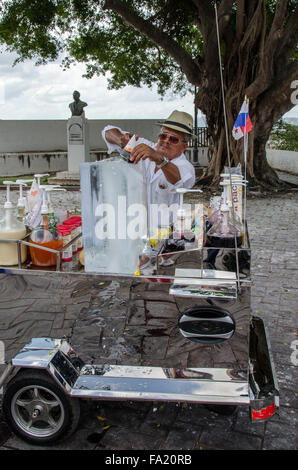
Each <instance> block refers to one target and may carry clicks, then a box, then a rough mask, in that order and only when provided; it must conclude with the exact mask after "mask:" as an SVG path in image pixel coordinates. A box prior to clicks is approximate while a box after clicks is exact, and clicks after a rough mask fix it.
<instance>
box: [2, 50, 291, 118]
mask: <svg viewBox="0 0 298 470" xmlns="http://www.w3.org/2000/svg"><path fill="white" fill-rule="evenodd" d="M14 57H15V56H14V55H13V54H8V53H5V54H4V53H3V54H0V119H68V118H69V117H70V111H69V109H68V105H69V103H70V102H71V101H73V99H72V93H73V91H74V90H78V91H79V92H80V93H81V99H82V101H86V102H87V103H88V107H87V108H85V114H86V117H87V118H88V119H146V118H147V119H155V118H159V119H165V118H166V117H168V116H169V115H170V113H171V112H172V111H173V110H174V109H179V110H181V111H186V112H188V113H190V114H192V115H193V114H194V105H193V96H192V95H191V94H188V95H187V96H185V97H184V98H180V97H171V96H167V97H166V98H164V99H163V100H162V101H161V100H160V97H159V96H158V94H157V93H156V91H155V90H151V89H148V88H145V87H143V88H134V87H125V88H123V89H121V90H108V89H107V82H106V79H105V78H104V77H96V78H93V79H90V80H88V79H86V78H83V77H82V74H83V73H84V71H85V69H84V66H82V65H76V66H72V67H71V69H69V70H67V71H63V70H62V68H61V67H60V65H59V63H58V62H57V63H50V64H48V65H41V66H38V67H37V66H35V65H34V63H33V62H31V61H26V62H23V63H20V64H18V65H16V66H14V67H12V64H13V61H14ZM198 116H199V117H200V116H201V113H200V112H199V113H198ZM287 116H295V117H298V106H296V107H295V109H293V110H291V111H290V112H289V113H287Z"/></svg>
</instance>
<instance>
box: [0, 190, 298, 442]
mask: <svg viewBox="0 0 298 470" xmlns="http://www.w3.org/2000/svg"><path fill="white" fill-rule="evenodd" d="M1 196H2V194H1ZM67 197H68V204H69V206H70V204H72V200H71V196H70V195H68V196H67ZM59 198H60V199H59V201H58V200H57V201H55V200H54V203H55V202H56V203H57V202H61V203H62V202H63V201H62V198H61V196H59ZM53 199H54V198H53ZM74 199H76V201H75V202H74V205H76V204H77V199H78V196H77V195H75V196H74ZM0 202H1V201H0ZM297 217H298V193H297V192H289V193H287V194H282V195H275V196H266V197H263V196H260V195H258V194H256V195H255V196H250V197H249V199H248V201H247V219H248V227H249V235H250V242H251V246H252V266H251V271H252V278H253V287H252V313H253V314H254V315H256V316H260V317H262V318H263V319H264V321H265V324H266V326H267V329H268V332H269V336H270V341H271V347H272V353H273V357H274V362H275V369H276V374H277V379H278V383H279V388H280V412H279V415H275V416H274V417H273V418H272V419H271V420H269V421H268V422H265V423H257V424H252V423H251V422H250V419H249V414H248V407H245V406H244V407H239V408H238V409H237V411H236V412H235V413H234V414H233V415H232V416H222V415H218V414H216V413H214V412H212V411H209V410H207V409H206V407H204V406H202V405H198V404H186V403H166V402H133V401H128V402H122V401H115V402H114V401H113V402H108V401H102V402H91V401H82V408H83V410H82V418H81V421H80V424H79V427H78V429H77V431H76V433H75V434H74V435H73V436H72V437H71V438H69V439H68V440H67V441H64V442H61V443H57V444H55V446H54V447H51V449H57V450H59V449H61V450H72V449H82V450H146V449H148V450H169V451H170V450H184V451H185V450H191V449H193V450H201V449H212V450H213V449H224V450H279V449H281V450H294V449H297V438H296V432H295V430H296V429H297V417H298V412H297V411H298V400H297V366H295V365H294V361H293V354H294V349H293V348H294V344H295V343H294V342H295V341H297V339H298V338H297V314H298V268H297V253H298V236H297V235H298V233H297ZM2 281H3V279H1V282H0V299H1V303H0V339H6V340H7V344H8V351H7V355H8V356H11V355H13V354H14V353H15V352H16V351H17V350H19V349H20V347H19V346H20V344H19V336H18V335H19V331H20V328H22V329H23V331H24V335H23V337H22V340H23V341H24V342H27V341H28V340H29V339H30V338H31V337H33V336H38V335H39V333H41V332H42V334H43V335H45V333H46V332H48V334H49V335H51V336H56V337H60V336H61V335H63V334H71V332H73V326H74V323H75V322H77V321H78V318H80V315H82V314H84V313H86V312H89V316H90V322H91V324H92V321H93V324H92V325H93V330H94V331H93V338H90V336H89V337H88V338H89V339H88V341H90V348H91V350H92V341H95V342H96V334H97V329H99V328H100V326H99V325H97V324H96V322H95V319H94V318H93V317H92V315H91V314H90V312H91V311H92V308H93V309H94V308H95V307H96V305H94V298H93V297H92V288H91V289H90V288H88V286H87V285H84V283H83V284H82V286H81V289H80V290H79V291H77V292H74V291H73V285H72V283H71V282H70V284H69V286H68V288H67V289H65V287H64V288H62V286H59V283H57V281H56V280H55V277H54V276H50V278H49V281H48V285H47V289H46V292H45V291H42V290H38V287H39V282H40V281H39V279H38V277H36V279H35V284H34V285H31V286H30V288H29V289H28V286H25V285H24V283H23V282H22V281H21V280H19V281H16V285H15V286H13V291H7V290H6V289H5V288H4V287H3V286H4V284H5V283H3V282H2ZM11 289H12V288H11ZM37 292H38V295H36V293H37ZM49 293H52V295H51V296H50V297H49ZM12 299H13V300H12ZM32 299H34V300H32ZM90 308H91V310H90ZM111 308H113V305H111ZM41 318H42V321H41ZM37 319H38V320H39V321H38V322H37ZM296 357H297V356H296ZM0 371H1V369H0ZM47 448H48V447H46V446H45V447H42V449H47ZM0 449H1V450H11V449H16V450H19V449H20V450H22V449H24V450H34V449H40V447H37V446H33V445H29V444H27V443H25V442H24V441H22V440H20V439H18V438H17V437H16V436H14V435H13V434H11V433H10V431H9V430H8V428H7V425H6V424H5V422H4V421H3V419H2V417H1V412H0Z"/></svg>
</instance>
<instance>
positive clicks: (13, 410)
mask: <svg viewBox="0 0 298 470" xmlns="http://www.w3.org/2000/svg"><path fill="white" fill-rule="evenodd" d="M3 413H4V417H5V420H6V422H7V424H8V425H9V426H10V428H11V430H12V431H13V432H14V433H15V434H17V435H18V436H20V437H21V438H23V439H25V440H27V441H29V442H31V443H32V444H37V445H44V444H51V443H53V442H55V441H57V440H58V439H60V438H62V436H63V438H66V437H67V436H69V435H70V434H71V433H72V432H74V431H75V429H76V427H77V425H78V422H79V418H80V403H79V399H77V398H70V397H68V396H67V395H66V393H64V392H63V390H62V389H61V388H60V386H59V385H58V384H56V383H55V382H54V381H53V379H51V377H50V376H49V375H48V373H47V372H45V371H41V370H32V369H30V370H29V369H28V370H22V371H21V372H19V373H18V374H17V375H16V376H15V377H14V378H13V379H12V380H11V381H10V382H9V383H8V384H7V386H6V389H5V393H4V398H3Z"/></svg>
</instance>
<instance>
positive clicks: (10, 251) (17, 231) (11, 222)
mask: <svg viewBox="0 0 298 470" xmlns="http://www.w3.org/2000/svg"><path fill="white" fill-rule="evenodd" d="M3 184H4V185H6V202H5V204H4V217H3V219H2V220H1V221H0V265H1V266H15V265H17V264H18V262H19V258H18V245H17V242H4V241H3V242H2V241H1V240H21V239H22V238H24V237H25V236H26V227H25V225H24V224H23V222H21V221H19V220H18V219H17V217H16V215H15V208H14V206H13V204H12V202H11V201H10V186H11V185H15V184H16V183H15V182H14V181H4V182H3ZM20 258H21V260H20V261H21V262H22V263H24V262H25V261H26V258H27V247H26V245H22V244H21V247H20Z"/></svg>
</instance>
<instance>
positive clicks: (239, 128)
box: [232, 100, 252, 140]
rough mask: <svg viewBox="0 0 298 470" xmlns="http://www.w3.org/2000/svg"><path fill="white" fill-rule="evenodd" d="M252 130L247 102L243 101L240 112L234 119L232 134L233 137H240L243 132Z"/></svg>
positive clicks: (246, 132)
mask: <svg viewBox="0 0 298 470" xmlns="http://www.w3.org/2000/svg"><path fill="white" fill-rule="evenodd" d="M251 130H252V123H251V120H250V117H249V114H248V102H247V101H245V100H244V101H243V104H242V106H241V109H240V112H239V114H238V116H237V119H236V121H235V124H234V127H233V130H232V134H233V137H234V139H236V140H238V139H241V137H243V136H244V135H245V134H248V133H249V132H250V131H251Z"/></svg>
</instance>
